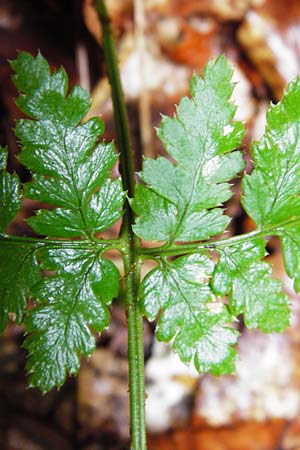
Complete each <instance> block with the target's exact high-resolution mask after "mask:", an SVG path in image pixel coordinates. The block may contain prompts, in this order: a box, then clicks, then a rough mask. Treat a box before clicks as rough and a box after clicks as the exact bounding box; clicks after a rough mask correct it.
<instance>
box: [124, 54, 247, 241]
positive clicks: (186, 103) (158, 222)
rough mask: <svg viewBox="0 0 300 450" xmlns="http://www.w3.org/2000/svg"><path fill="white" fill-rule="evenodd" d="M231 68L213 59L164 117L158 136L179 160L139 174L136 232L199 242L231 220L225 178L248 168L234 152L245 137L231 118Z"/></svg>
mask: <svg viewBox="0 0 300 450" xmlns="http://www.w3.org/2000/svg"><path fill="white" fill-rule="evenodd" d="M232 72H233V71H232V69H231V68H230V67H229V65H228V63H227V60H226V58H225V57H224V56H221V57H220V58H218V59H217V60H216V62H214V63H213V62H210V63H209V64H208V65H207V66H206V68H205V70H204V74H203V79H202V78H200V77H199V76H197V75H194V76H193V78H192V81H191V96H192V98H191V99H189V98H187V97H184V98H183V99H182V100H181V101H180V103H179V106H178V108H177V114H176V115H175V116H174V117H173V118H172V119H171V118H168V117H164V118H163V120H162V124H161V128H160V129H159V130H158V136H159V138H160V139H161V140H162V142H163V143H164V145H165V148H166V150H167V152H168V153H169V155H170V156H171V157H172V158H173V159H174V160H175V161H176V162H175V164H171V162H169V161H168V160H167V159H166V158H162V157H159V158H157V159H156V160H151V159H148V160H146V161H145V162H144V165H143V170H142V172H141V173H140V177H141V179H142V180H143V181H144V182H145V183H146V186H143V185H139V186H138V187H137V189H136V195H135V198H134V200H133V201H132V206H133V208H134V210H135V211H136V213H137V214H138V216H139V217H138V219H137V221H136V225H135V226H134V231H135V233H136V234H137V235H138V236H140V237H142V238H144V239H147V240H154V241H168V242H172V241H195V240H201V239H207V238H208V237H210V236H214V235H216V234H220V233H222V232H223V231H224V230H225V228H226V226H227V225H228V223H229V220H230V219H229V217H227V216H225V215H224V214H223V209H222V208H219V206H221V205H222V203H224V202H225V201H226V200H228V199H229V198H230V197H231V195H232V193H231V191H230V185H229V184H228V182H227V181H229V180H231V179H232V178H234V177H235V176H236V175H237V173H239V172H240V171H241V170H242V169H243V168H244V162H243V159H242V155H241V153H240V152H231V151H232V150H234V149H236V148H237V147H238V146H239V145H240V143H241V140H242V138H243V136H244V127H243V125H242V123H240V122H232V119H233V116H234V113H235V110H236V107H235V106H234V105H232V104H231V103H229V99H230V97H231V94H232V91H233V87H234V85H233V83H231V77H232ZM150 211H151V214H149V212H150Z"/></svg>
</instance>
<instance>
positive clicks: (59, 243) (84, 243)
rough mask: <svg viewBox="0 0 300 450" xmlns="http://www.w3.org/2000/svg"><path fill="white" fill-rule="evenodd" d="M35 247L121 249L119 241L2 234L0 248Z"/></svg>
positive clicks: (0, 235)
mask: <svg viewBox="0 0 300 450" xmlns="http://www.w3.org/2000/svg"><path fill="white" fill-rule="evenodd" d="M5 245H6V246H8V247H12V246H17V247H19V246H35V247H51V248H62V247H63V248H81V249H93V248H96V249H97V250H101V249H103V250H112V249H119V248H120V240H119V239H97V240H95V241H90V240H83V239H76V240H73V241H64V240H62V239H49V238H45V239H41V238H35V237H28V236H13V235H8V234H0V246H5Z"/></svg>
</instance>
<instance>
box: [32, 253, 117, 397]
mask: <svg viewBox="0 0 300 450" xmlns="http://www.w3.org/2000/svg"><path fill="white" fill-rule="evenodd" d="M39 257H40V258H41V260H42V266H43V268H44V269H45V270H51V271H53V270H56V273H55V275H52V276H47V277H45V278H44V279H43V281H42V282H41V283H40V284H39V285H38V286H37V287H36V289H35V292H34V297H35V301H36V303H37V306H36V307H35V308H34V309H32V310H30V311H29V313H28V317H27V319H26V322H25V324H26V330H27V333H28V335H27V337H26V340H25V343H24V346H25V347H26V348H27V349H28V352H29V359H28V362H27V370H28V372H29V374H31V376H30V384H31V385H32V386H36V387H38V388H39V389H40V390H42V391H43V392H47V391H49V390H50V389H51V388H52V387H54V386H58V387H59V386H61V385H62V384H63V383H64V381H65V379H66V375H67V374H68V373H69V374H75V373H77V372H78V370H79V366H80V355H84V356H90V354H91V353H92V351H93V350H94V348H95V339H94V336H93V334H92V332H91V329H90V328H92V329H93V330H95V331H96V332H101V331H102V330H103V329H104V328H105V327H107V326H108V324H109V312H108V309H107V305H109V304H110V302H111V300H112V298H113V297H115V296H117V293H118V282H119V276H120V274H119V271H118V269H117V268H116V267H115V266H114V264H113V263H112V262H111V261H109V260H107V259H104V258H102V257H101V256H100V255H99V254H97V253H93V252H91V251H88V250H80V249H77V250H76V251H75V250H73V249H64V250H63V249H55V250H54V249H43V250H42V251H40V252H39Z"/></svg>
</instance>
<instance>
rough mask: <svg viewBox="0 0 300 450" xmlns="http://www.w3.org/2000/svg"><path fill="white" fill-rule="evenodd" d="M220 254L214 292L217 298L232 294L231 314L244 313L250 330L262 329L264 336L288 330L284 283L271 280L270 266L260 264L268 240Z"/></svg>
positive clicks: (227, 250) (230, 297) (225, 249)
mask: <svg viewBox="0 0 300 450" xmlns="http://www.w3.org/2000/svg"><path fill="white" fill-rule="evenodd" d="M218 251H219V253H220V259H219V261H218V263H217V264H216V267H215V271H214V276H213V280H212V289H213V291H214V292H215V293H216V294H217V295H223V296H224V295H226V294H229V307H230V310H231V312H232V314H234V315H236V316H237V315H239V314H243V315H244V321H245V325H246V326H247V327H248V328H259V329H260V330H262V331H264V332H265V333H270V332H271V331H277V332H280V331H283V330H284V329H285V328H286V327H288V325H289V316H290V310H289V307H288V299H287V296H286V295H285V294H284V293H283V292H282V282H281V281H279V280H276V279H274V278H270V276H271V274H272V268H271V266H270V264H268V263H267V262H262V261H261V259H262V258H263V257H264V256H265V241H264V240H262V239H261V240H257V241H253V242H251V241H250V242H245V243H243V244H238V245H233V246H228V247H226V248H222V249H219V250H218Z"/></svg>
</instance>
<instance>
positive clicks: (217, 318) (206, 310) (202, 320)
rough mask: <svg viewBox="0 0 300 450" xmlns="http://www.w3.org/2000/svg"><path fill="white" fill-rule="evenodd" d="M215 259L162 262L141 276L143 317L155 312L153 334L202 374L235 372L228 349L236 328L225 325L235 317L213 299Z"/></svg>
mask: <svg viewBox="0 0 300 450" xmlns="http://www.w3.org/2000/svg"><path fill="white" fill-rule="evenodd" d="M213 267H214V265H213V262H212V261H211V259H210V258H209V257H208V256H207V255H204V254H203V255H201V254H195V255H189V256H183V257H180V258H177V259H176V260H175V261H174V262H168V261H165V260H161V261H160V265H159V267H157V268H156V269H154V270H152V271H151V272H150V273H149V274H148V275H146V277H145V278H144V280H143V282H142V284H141V288H140V300H141V303H142V307H143V310H144V312H145V315H146V316H147V317H148V318H149V319H150V320H153V319H154V318H155V317H156V316H157V315H159V319H158V324H157V337H158V339H159V340H161V341H164V342H169V341H170V340H171V339H173V348H174V350H175V351H176V352H177V353H178V354H179V356H180V358H181V359H182V361H184V362H185V363H189V362H190V361H191V360H193V361H194V364H195V367H196V368H197V370H198V371H200V372H211V373H213V374H215V375H220V374H222V373H231V372H233V371H234V362H235V358H236V352H235V349H234V348H233V347H232V346H233V345H234V344H235V343H236V341H237V337H238V334H239V333H238V332H237V331H236V330H235V329H233V328H231V327H229V326H228V324H229V323H230V322H231V321H232V319H233V317H232V316H231V315H230V314H229V313H228V311H227V309H226V307H225V306H224V305H223V303H221V302H218V301H215V299H214V298H213V296H212V292H211V289H210V286H209V282H210V279H211V276H212V272H213Z"/></svg>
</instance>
